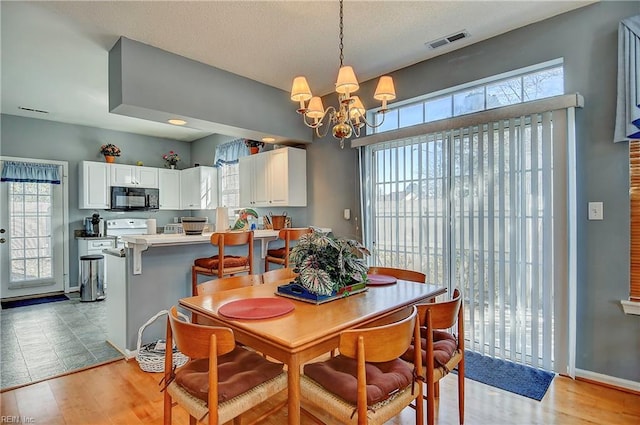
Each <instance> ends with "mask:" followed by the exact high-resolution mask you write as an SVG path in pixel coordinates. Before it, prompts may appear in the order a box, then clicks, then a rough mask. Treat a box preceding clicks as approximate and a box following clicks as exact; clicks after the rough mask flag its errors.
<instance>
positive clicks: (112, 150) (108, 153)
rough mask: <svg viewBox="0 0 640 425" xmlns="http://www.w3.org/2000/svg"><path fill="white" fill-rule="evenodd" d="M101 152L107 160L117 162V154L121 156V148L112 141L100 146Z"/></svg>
mask: <svg viewBox="0 0 640 425" xmlns="http://www.w3.org/2000/svg"><path fill="white" fill-rule="evenodd" d="M100 153H101V154H102V155H104V160H105V161H107V162H115V160H116V156H120V153H121V151H120V148H119V147H117V146H116V145H114V144H112V143H108V144H105V145H102V146H100Z"/></svg>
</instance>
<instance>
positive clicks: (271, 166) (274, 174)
mask: <svg viewBox="0 0 640 425" xmlns="http://www.w3.org/2000/svg"><path fill="white" fill-rule="evenodd" d="M288 165H289V164H288V150H287V149H276V150H274V151H271V152H269V162H268V168H267V176H268V177H267V179H266V180H267V181H268V192H269V204H270V205H272V206H287V205H288V201H289V177H290V176H289V167H288Z"/></svg>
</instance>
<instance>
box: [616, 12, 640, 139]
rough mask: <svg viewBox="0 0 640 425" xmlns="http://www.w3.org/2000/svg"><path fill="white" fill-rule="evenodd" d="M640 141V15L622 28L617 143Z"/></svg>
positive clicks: (619, 59)
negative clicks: (630, 140) (631, 140)
mask: <svg viewBox="0 0 640 425" xmlns="http://www.w3.org/2000/svg"><path fill="white" fill-rule="evenodd" d="M629 139H640V15H636V16H632V17H630V18H626V19H623V20H622V21H620V25H619V26H618V103H617V107H616V128H615V133H614V138H613V141H614V142H625V141H627V140H629Z"/></svg>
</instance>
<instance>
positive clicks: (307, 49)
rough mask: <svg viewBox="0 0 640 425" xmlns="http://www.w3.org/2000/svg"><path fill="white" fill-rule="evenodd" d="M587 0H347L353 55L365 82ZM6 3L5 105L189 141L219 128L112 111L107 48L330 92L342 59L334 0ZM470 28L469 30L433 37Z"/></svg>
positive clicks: (347, 36) (9, 109)
mask: <svg viewBox="0 0 640 425" xmlns="http://www.w3.org/2000/svg"><path fill="white" fill-rule="evenodd" d="M590 3H593V1H568V2H558V1H525V0H520V1H357V0H346V1H345V5H344V57H345V64H350V65H353V66H354V69H355V71H356V73H357V76H358V79H359V80H360V81H366V80H368V79H371V78H374V77H377V76H378V75H381V74H385V73H389V72H392V71H394V70H397V69H400V68H404V67H406V66H409V65H412V64H414V63H417V62H420V61H423V60H426V59H429V58H432V57H434V56H437V55H441V54H444V53H448V52H450V51H452V50H455V49H459V48H462V47H465V46H467V45H469V44H472V43H477V42H479V41H481V40H485V39H487V38H490V37H493V36H496V35H498V34H502V33H504V32H507V31H510V30H512V29H515V28H518V27H522V26H525V25H528V24H530V23H533V22H536V21H540V20H544V19H546V18H549V17H551V16H554V15H557V14H560V13H563V12H566V11H569V10H572V9H576V8H579V7H582V6H585V5H587V4H590ZM0 8H1V10H0V11H1V19H2V21H1V31H2V32H1V43H2V52H1V54H2V57H1V60H2V62H1V70H2V99H1V100H2V103H1V111H2V113H4V114H11V115H20V116H26V117H33V118H42V119H47V120H53V121H59V122H65V123H72V124H80V125H87V126H92V127H99V128H106V129H113V130H119V131H127V132H132V133H139V134H146V135H150V136H156V137H166V138H171V139H176V140H184V141H192V140H196V139H199V138H201V137H204V136H207V135H209V134H211V131H203V130H197V129H192V128H184V127H176V126H172V125H170V124H162V123H157V122H151V121H145V120H141V119H137V118H131V117H126V116H121V115H116V114H111V113H109V108H108V79H107V76H108V52H109V50H110V49H111V47H112V46H113V45H114V44H115V42H116V41H117V40H118V38H119V37H120V36H125V37H127V38H130V39H133V40H136V41H140V42H143V43H146V44H149V45H152V46H155V47H158V48H161V49H163V50H167V51H169V52H172V53H176V54H179V55H181V56H185V57H187V58H190V59H194V60H197V61H200V62H203V63H205V64H208V65H211V66H215V67H217V68H221V69H224V70H226V71H230V72H233V73H235V74H239V75H242V76H244V77H248V78H251V79H253V80H256V81H259V82H262V83H264V84H267V85H270V86H274V87H277V88H280V89H282V90H285V91H289V90H290V87H291V81H292V80H293V77H295V76H296V75H305V76H306V77H307V79H308V81H309V84H310V86H311V89H312V91H313V92H314V94H320V95H322V94H327V93H329V92H331V91H332V89H333V84H334V82H335V78H336V75H337V69H338V65H339V57H338V53H339V52H338V41H339V40H338V11H339V6H338V2H337V1H335V0H332V1H245V0H236V1H206V2H205V1H170V2H167V1H134V2H130V1H108V2H96V1H87V2H79V1H62V2H56V1H47V2H9V1H2V2H1V3H0ZM479 17H482V18H481V19H479ZM462 30H466V31H467V32H468V33H469V34H470V37H469V38H465V39H462V40H459V41H456V42H454V43H451V44H448V45H446V46H444V47H440V48H438V49H429V48H428V47H427V45H426V43H428V42H431V41H434V40H436V39H439V38H442V37H446V36H449V35H451V34H454V33H457V32H460V31H462ZM19 107H26V108H31V109H37V110H43V111H47V112H48V113H47V114H43V113H41V112H33V111H25V110H22V109H19ZM295 109H296V105H295V104H294V103H293V102H292V104H291V112H292V113H295Z"/></svg>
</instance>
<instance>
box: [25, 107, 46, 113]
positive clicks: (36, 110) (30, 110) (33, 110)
mask: <svg viewBox="0 0 640 425" xmlns="http://www.w3.org/2000/svg"><path fill="white" fill-rule="evenodd" d="M18 109H22V110H23V111H28V112H37V113H39V114H48V113H49V111H43V110H42V109H34V108H26V107H24V106H18Z"/></svg>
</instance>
